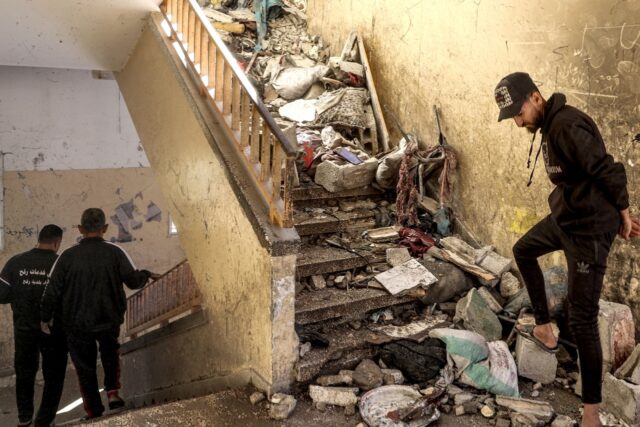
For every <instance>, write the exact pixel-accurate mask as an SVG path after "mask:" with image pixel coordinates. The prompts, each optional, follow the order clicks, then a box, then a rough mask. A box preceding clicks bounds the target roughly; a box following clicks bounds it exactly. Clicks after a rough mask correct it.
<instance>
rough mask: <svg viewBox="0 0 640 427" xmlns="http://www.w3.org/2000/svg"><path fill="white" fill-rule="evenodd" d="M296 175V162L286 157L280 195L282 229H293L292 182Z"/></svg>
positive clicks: (293, 158) (292, 158)
mask: <svg viewBox="0 0 640 427" xmlns="http://www.w3.org/2000/svg"><path fill="white" fill-rule="evenodd" d="M294 173H296V160H295V157H293V156H291V157H287V160H286V161H285V168H284V189H283V192H282V194H283V195H284V196H283V197H284V200H283V201H284V209H283V212H282V227H285V228H291V227H293V181H294V179H295V177H294V176H293V174H294Z"/></svg>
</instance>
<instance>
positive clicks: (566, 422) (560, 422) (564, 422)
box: [551, 415, 578, 427]
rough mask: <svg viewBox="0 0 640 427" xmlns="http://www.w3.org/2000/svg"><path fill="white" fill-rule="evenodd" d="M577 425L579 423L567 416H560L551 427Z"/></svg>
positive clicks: (571, 426)
mask: <svg viewBox="0 0 640 427" xmlns="http://www.w3.org/2000/svg"><path fill="white" fill-rule="evenodd" d="M576 425H578V423H576V422H575V421H574V420H573V418H571V417H568V416H566V415H558V416H557V417H556V418H555V420H553V422H552V423H551V427H574V426H576Z"/></svg>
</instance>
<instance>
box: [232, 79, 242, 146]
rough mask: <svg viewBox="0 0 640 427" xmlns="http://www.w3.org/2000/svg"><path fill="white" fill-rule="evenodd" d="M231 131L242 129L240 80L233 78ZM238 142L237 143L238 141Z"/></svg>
mask: <svg viewBox="0 0 640 427" xmlns="http://www.w3.org/2000/svg"><path fill="white" fill-rule="evenodd" d="M231 99H232V100H231V129H233V130H239V129H240V108H241V105H240V80H238V78H237V77H235V76H234V77H233V83H232V94H231ZM236 142H237V141H236Z"/></svg>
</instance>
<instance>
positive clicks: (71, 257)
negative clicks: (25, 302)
mask: <svg viewBox="0 0 640 427" xmlns="http://www.w3.org/2000/svg"><path fill="white" fill-rule="evenodd" d="M107 227H108V225H107V224H105V215H104V212H103V211H102V210H101V209H97V208H89V209H87V210H85V211H84V212H83V213H82V219H81V222H80V225H79V226H78V228H79V229H80V233H82V236H83V239H82V240H81V241H80V243H78V244H77V245H75V246H73V247H71V248H69V249H67V250H65V251H64V252H63V253H62V254H60V257H59V258H58V260H57V261H56V263H55V264H54V266H53V268H52V269H51V273H50V282H49V285H48V286H47V287H46V289H45V292H44V295H43V297H42V307H41V319H42V321H43V322H45V323H48V322H49V321H50V320H51V318H52V316H53V313H54V311H55V310H56V309H57V307H60V313H59V317H60V318H61V320H62V323H63V326H64V329H65V331H66V333H67V343H68V346H69V353H70V354H71V360H72V361H73V364H74V366H75V368H76V372H77V374H78V379H79V383H80V390H81V393H82V400H83V403H84V407H85V411H86V412H87V418H96V417H99V416H101V415H102V413H103V412H104V406H103V405H102V401H101V399H100V394H99V391H98V379H97V375H96V358H97V351H98V349H97V347H96V342H97V343H98V344H99V346H100V360H101V361H102V367H103V368H104V376H105V379H104V382H105V384H104V386H105V389H106V391H107V397H108V399H109V409H116V408H120V407H122V406H124V401H123V400H122V399H121V398H120V396H119V395H118V390H119V389H120V379H119V376H120V360H119V354H118V350H119V348H120V344H119V343H118V336H119V335H120V325H121V324H122V323H123V321H124V313H125V311H126V308H127V300H126V296H125V293H124V289H123V287H122V284H123V283H124V284H125V285H127V287H129V288H130V289H140V288H142V287H144V285H145V284H146V283H147V281H148V280H149V278H156V277H158V276H157V275H156V274H153V273H151V272H149V271H147V270H137V269H136V268H135V266H134V264H133V262H132V261H131V258H129V255H128V254H127V253H126V252H125V251H124V249H122V248H120V247H119V246H117V245H114V244H112V243H109V242H107V241H105V240H104V239H103V238H102V237H103V236H104V233H105V232H106V231H107Z"/></svg>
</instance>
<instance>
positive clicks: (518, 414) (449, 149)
mask: <svg viewBox="0 0 640 427" xmlns="http://www.w3.org/2000/svg"><path fill="white" fill-rule="evenodd" d="M205 13H206V15H207V17H208V18H209V19H210V20H211V21H212V22H213V26H214V27H215V28H216V29H217V30H218V31H219V32H220V33H221V35H222V37H223V40H225V42H226V43H227V44H228V45H229V48H230V50H231V51H232V52H233V53H234V55H235V56H236V59H237V60H238V63H239V64H240V66H241V68H242V69H244V71H245V73H246V74H247V76H248V77H249V79H250V81H251V82H252V83H253V84H254V86H255V88H256V90H257V92H258V93H259V94H260V96H261V97H262V99H263V101H264V103H265V105H266V107H267V109H268V110H269V111H270V112H271V113H272V114H273V116H274V117H275V119H276V122H277V123H278V124H279V125H280V126H281V127H282V128H287V129H289V132H290V134H291V135H292V139H293V138H294V137H293V135H295V141H296V142H297V147H298V156H297V159H296V167H297V169H298V177H297V178H298V179H297V181H296V186H297V188H296V191H297V190H300V191H301V192H304V193H305V194H312V195H313V197H309V198H308V199H305V200H304V201H303V202H301V203H300V204H298V203H297V202H296V206H295V214H294V218H295V223H296V228H297V230H298V233H299V235H300V236H301V240H302V249H301V252H300V255H299V257H298V266H297V277H296V279H297V283H296V310H297V312H296V322H297V323H296V332H297V334H298V337H299V340H300V347H299V356H300V359H299V361H298V364H297V366H296V378H298V380H299V381H301V382H303V383H304V385H305V386H306V385H308V384H309V383H314V382H315V384H311V385H309V387H308V388H305V391H308V393H309V395H310V396H311V399H312V400H313V401H314V402H315V404H316V405H317V407H318V408H326V407H327V406H339V407H341V408H344V411H345V414H347V415H352V414H353V413H355V410H356V406H357V407H358V408H359V412H360V415H361V416H362V419H363V420H364V421H365V422H366V423H367V424H368V425H429V424H430V423H434V422H436V421H437V420H438V418H439V417H440V414H441V413H446V414H451V415H453V416H455V415H457V416H459V417H466V416H469V414H476V415H475V416H482V417H485V418H488V419H491V420H492V421H491V422H492V423H495V425H496V426H505V427H506V426H509V425H512V426H518V425H538V424H539V425H544V424H545V423H547V424H548V423H551V422H553V424H552V425H556V426H564V425H572V424H573V422H574V421H573V418H571V417H564V416H562V415H557V416H556V415H555V413H554V411H553V409H552V408H551V406H550V405H549V404H548V403H546V402H544V401H541V400H538V398H539V397H540V396H543V395H544V390H545V389H544V388H543V386H542V384H545V387H547V388H551V387H558V388H562V389H563V390H567V389H575V391H576V393H580V376H579V372H578V368H577V363H576V361H577V360H576V359H577V353H576V349H575V345H573V343H572V342H571V339H570V336H569V334H567V319H566V318H565V317H564V316H565V314H564V311H565V310H564V309H565V307H566V298H567V273H566V270H564V269H562V268H558V267H553V268H551V269H548V270H546V271H544V278H545V285H546V291H547V292H546V293H547V297H548V303H549V307H550V312H551V315H552V316H553V317H554V319H557V325H558V330H557V331H558V333H559V336H560V339H561V342H562V344H563V345H562V346H560V347H561V350H560V351H559V352H558V353H556V354H551V353H546V352H542V351H541V350H540V349H538V348H537V347H536V346H535V345H534V344H533V343H532V342H531V341H530V340H528V339H527V338H526V337H523V336H521V335H517V334H515V333H514V326H515V325H516V324H518V323H519V324H524V323H526V322H530V321H531V317H530V316H529V317H527V315H526V314H523V311H527V310H530V308H531V301H530V300H529V297H528V293H527V291H526V289H525V288H524V287H523V284H522V283H521V281H520V279H519V276H518V273H517V272H516V271H515V266H514V265H513V264H514V263H513V262H512V260H511V259H510V258H509V257H508V256H505V255H506V254H501V253H499V252H498V251H496V250H495V248H494V247H492V246H481V245H479V244H478V242H477V241H476V240H475V239H473V238H469V235H468V233H466V232H465V230H464V228H461V227H460V221H459V218H458V217H457V216H456V212H454V211H453V210H452V208H451V206H452V198H453V197H454V193H453V190H454V185H455V180H456V177H455V173H456V170H457V167H458V162H457V157H456V153H455V150H454V146H455V141H451V142H449V141H447V138H446V137H445V135H444V133H443V131H442V127H441V119H443V117H441V114H440V111H439V110H438V108H437V107H435V106H434V108H433V119H434V122H435V123H436V124H437V129H438V137H437V139H435V138H434V141H422V140H421V139H420V137H419V136H418V135H412V134H409V133H407V132H405V131H404V129H402V127H401V124H400V121H399V120H398V119H397V118H396V117H395V116H393V113H392V112H391V111H389V110H388V109H387V108H386V107H385V108H384V114H383V108H382V105H381V103H380V100H379V99H378V95H377V91H376V87H375V82H374V76H373V75H372V73H371V70H372V69H371V65H372V64H370V63H369V60H368V58H367V52H366V49H365V43H366V41H367V40H366V39H363V38H362V37H361V36H359V35H358V34H357V33H355V32H352V33H350V34H349V35H348V37H347V39H346V40H345V43H344V45H343V46H340V47H339V48H338V50H337V51H336V50H335V49H333V52H332V49H330V48H329V46H328V45H327V44H326V43H325V42H324V41H323V40H322V38H321V37H319V36H316V35H311V34H308V33H307V23H306V13H307V11H306V1H304V0H253V1H251V0H249V1H247V0H245V1H237V2H225V1H213V2H211V5H210V6H208V7H207V8H205ZM385 115H386V116H387V117H388V118H391V119H392V120H393V121H394V123H395V128H397V130H398V132H399V134H400V135H401V136H402V137H401V138H399V140H395V141H394V140H391V137H390V133H389V130H388V129H387V125H386V121H385V117H384V116H385ZM444 118H445V119H446V116H445V117H444ZM489 243H491V242H489ZM599 322H600V336H601V341H602V343H603V353H604V360H603V370H604V372H605V389H606V391H605V393H603V395H604V396H605V401H604V402H603V409H604V410H605V411H608V412H611V413H615V414H616V415H618V416H620V417H621V418H622V420H623V421H624V422H627V423H630V424H637V423H638V422H640V420H638V419H637V414H638V413H640V409H638V408H640V391H638V388H639V387H640V385H639V384H640V368H638V365H639V362H638V361H639V360H640V349H639V348H640V347H637V348H635V351H634V347H635V336H634V333H633V331H634V326H633V318H632V317H631V313H630V311H629V310H628V307H625V306H621V305H616V304H611V303H608V302H604V301H603V302H601V312H600V315H599ZM454 338H455V340H457V344H456V345H453V344H452V342H453V340H454ZM512 352H513V353H512ZM543 353H544V354H543ZM514 356H515V359H514ZM614 373H615V374H614ZM612 374H614V375H612ZM519 381H520V382H519ZM534 383H535V384H534ZM401 384H405V385H401ZM522 384H526V385H527V390H528V391H526V396H527V397H531V399H522V398H520V396H524V394H525V391H524V389H523V388H522ZM367 390H369V391H367ZM418 390H422V393H421V392H419V391H418ZM494 395H495V396H494ZM254 401H255V403H254ZM259 401H260V397H259V396H257V395H256V396H255V397H253V396H252V398H251V402H252V403H254V404H256V403H257V402H259ZM295 404H296V400H295V398H294V397H292V396H286V395H278V394H275V395H273V396H272V397H271V399H269V400H268V405H269V411H270V415H271V416H272V417H274V418H276V419H284V418H286V417H287V416H288V414H290V413H291V411H293V410H294V408H295ZM341 410H342V409H341ZM608 417H610V418H611V417H612V416H611V415H608ZM611 419H613V418H611ZM616 422H617V421H616ZM461 423H464V422H463V421H461ZM354 424H356V423H354Z"/></svg>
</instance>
